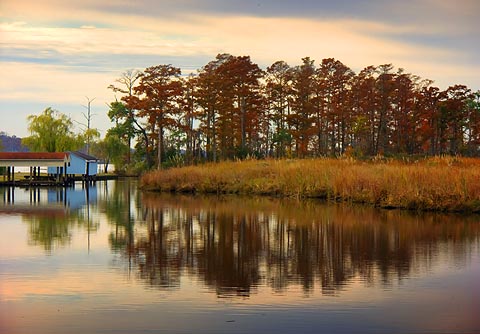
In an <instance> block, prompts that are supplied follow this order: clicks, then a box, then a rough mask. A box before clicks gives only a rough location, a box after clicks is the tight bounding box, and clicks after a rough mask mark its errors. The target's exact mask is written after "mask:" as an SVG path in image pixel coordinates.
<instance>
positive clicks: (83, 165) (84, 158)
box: [48, 151, 98, 179]
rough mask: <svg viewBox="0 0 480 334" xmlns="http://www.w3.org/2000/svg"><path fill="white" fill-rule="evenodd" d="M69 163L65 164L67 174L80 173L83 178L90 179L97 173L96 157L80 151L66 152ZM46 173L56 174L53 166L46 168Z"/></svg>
mask: <svg viewBox="0 0 480 334" xmlns="http://www.w3.org/2000/svg"><path fill="white" fill-rule="evenodd" d="M68 154H69V155H70V164H69V165H68V166H67V172H66V173H67V175H76V176H77V175H80V176H82V177H83V178H84V179H91V178H92V177H95V176H96V175H97V171H98V159H97V158H95V157H93V156H91V155H88V154H85V153H83V152H80V151H73V152H68ZM48 174H56V169H55V167H49V168H48Z"/></svg>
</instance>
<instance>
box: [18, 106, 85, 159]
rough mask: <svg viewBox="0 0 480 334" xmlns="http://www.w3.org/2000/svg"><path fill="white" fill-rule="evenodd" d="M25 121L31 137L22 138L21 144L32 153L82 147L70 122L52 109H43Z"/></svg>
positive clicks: (66, 117)
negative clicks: (27, 123)
mask: <svg viewBox="0 0 480 334" xmlns="http://www.w3.org/2000/svg"><path fill="white" fill-rule="evenodd" d="M27 119H28V122H29V125H28V130H29V131H30V134H31V135H30V136H29V137H26V138H23V139H22V144H24V145H25V146H27V147H28V148H29V149H30V150H32V151H36V152H41V151H46V152H63V151H74V150H78V149H79V148H81V147H82V146H83V138H82V137H81V136H77V135H76V134H75V133H73V131H72V129H73V122H72V120H71V119H70V118H69V117H68V116H66V115H64V114H62V113H60V112H58V111H56V110H53V109H52V108H47V109H45V110H44V111H43V113H41V114H40V115H30V116H28V118H27Z"/></svg>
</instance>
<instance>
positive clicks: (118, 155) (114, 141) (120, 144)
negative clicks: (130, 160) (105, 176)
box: [92, 128, 129, 172]
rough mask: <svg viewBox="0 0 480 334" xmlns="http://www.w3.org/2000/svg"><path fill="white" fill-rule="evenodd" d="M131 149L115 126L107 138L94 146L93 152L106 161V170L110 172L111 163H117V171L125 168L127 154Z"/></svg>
mask: <svg viewBox="0 0 480 334" xmlns="http://www.w3.org/2000/svg"><path fill="white" fill-rule="evenodd" d="M128 150H129V148H128V146H127V145H126V144H125V143H124V141H123V140H122V139H121V138H120V137H119V136H118V134H117V133H116V131H115V128H113V129H110V130H108V132H107V135H106V136H105V139H103V140H102V141H99V142H98V143H96V144H95V145H94V146H93V147H92V152H93V154H94V155H95V156H96V157H97V158H100V159H103V160H104V161H105V165H106V167H105V169H106V170H105V172H108V165H109V163H110V162H111V163H113V164H114V165H115V169H116V170H117V171H120V172H121V171H123V170H124V169H125V167H126V166H125V156H126V154H127V151H128Z"/></svg>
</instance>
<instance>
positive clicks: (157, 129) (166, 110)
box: [134, 65, 183, 169]
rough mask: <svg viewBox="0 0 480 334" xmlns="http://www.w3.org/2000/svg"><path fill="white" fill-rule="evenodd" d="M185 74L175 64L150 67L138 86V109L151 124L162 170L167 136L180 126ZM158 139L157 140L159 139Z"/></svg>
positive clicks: (158, 161) (140, 114)
mask: <svg viewBox="0 0 480 334" xmlns="http://www.w3.org/2000/svg"><path fill="white" fill-rule="evenodd" d="M180 74H181V71H180V69H179V68H177V67H174V66H172V65H157V66H152V67H148V68H147V69H145V71H144V72H143V74H142V75H141V76H140V80H139V84H138V86H135V87H134V91H135V93H136V94H137V95H138V96H139V99H138V101H137V105H136V109H137V110H139V116H140V117H145V118H146V119H147V122H148V127H149V129H150V133H151V137H152V140H155V139H156V141H157V168H158V169H160V168H162V157H163V156H164V149H165V145H164V135H165V131H166V130H168V129H173V128H176V127H178V125H179V112H180V108H179V99H180V98H181V96H182V93H183V86H182V82H181V81H180ZM155 137H156V138H155Z"/></svg>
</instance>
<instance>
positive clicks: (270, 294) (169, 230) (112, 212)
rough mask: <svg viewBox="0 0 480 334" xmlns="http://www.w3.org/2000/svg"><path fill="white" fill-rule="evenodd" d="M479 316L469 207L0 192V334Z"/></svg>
mask: <svg viewBox="0 0 480 334" xmlns="http://www.w3.org/2000/svg"><path fill="white" fill-rule="evenodd" d="M2 195H3V201H2V197H1V196H2ZM479 310H480V218H479V217H478V216H467V217H465V216H456V215H440V214H413V213H408V212H399V211H379V210H375V209H371V208H365V207H352V206H347V205H325V204H322V203H319V202H313V201H304V202H297V201H287V200H276V199H267V198H253V199H252V198H243V197H221V198H217V197H199V196H197V197H192V196H172V195H160V194H150V193H148V194H145V193H141V192H139V191H137V190H136V183H135V181H133V180H123V181H117V182H114V181H112V182H108V183H97V185H96V187H91V188H88V191H87V189H82V187H81V186H80V185H77V187H76V188H75V189H69V190H66V191H65V190H63V189H58V190H52V189H51V190H47V189H41V190H37V191H30V190H24V189H15V192H14V193H12V192H11V191H9V190H7V189H0V333H2V334H3V333H8V334H14V333H226V332H228V333H480V316H479V314H480V311H479Z"/></svg>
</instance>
